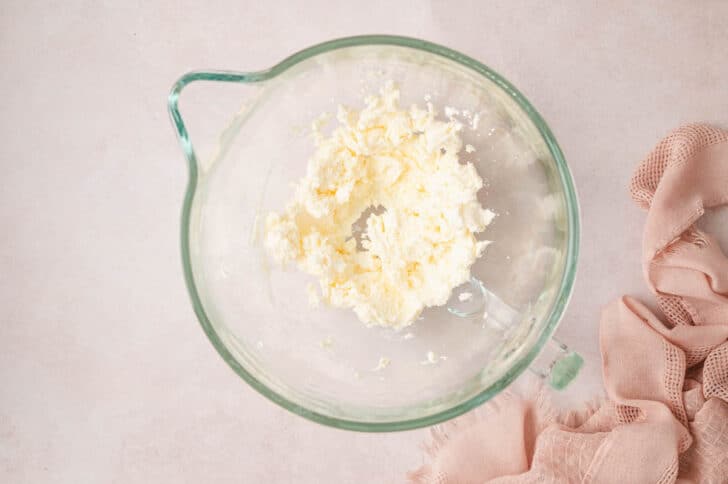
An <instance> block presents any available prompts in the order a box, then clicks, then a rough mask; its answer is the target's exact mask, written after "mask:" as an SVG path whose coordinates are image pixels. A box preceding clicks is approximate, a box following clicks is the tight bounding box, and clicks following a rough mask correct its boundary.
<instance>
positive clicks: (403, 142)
mask: <svg viewBox="0 0 728 484" xmlns="http://www.w3.org/2000/svg"><path fill="white" fill-rule="evenodd" d="M399 97H400V91H399V89H398V88H397V86H396V85H395V84H394V83H392V82H391V81H390V82H387V83H386V84H385V85H384V87H383V88H382V89H381V91H380V93H379V95H372V96H369V97H367V98H366V99H365V106H364V108H363V109H361V110H355V109H351V108H347V107H344V106H339V109H338V113H337V116H336V119H337V120H338V126H336V127H335V128H334V129H333V132H332V133H331V134H330V135H324V134H323V132H322V127H323V126H322V125H323V122H322V121H321V119H319V120H317V121H315V122H314V126H313V130H314V140H315V144H316V149H315V152H314V154H313V156H312V157H311V158H310V159H309V161H308V167H307V172H306V175H305V176H304V177H303V178H302V179H301V180H299V182H298V183H297V185H296V186H295V190H294V193H293V198H292V199H291V200H290V202H289V203H288V205H287V207H286V208H285V211H283V212H282V213H270V214H268V216H267V217H266V220H265V240H264V244H265V247H266V250H267V252H268V253H269V255H270V256H271V257H272V258H273V259H274V260H275V261H276V262H278V263H279V264H282V265H285V264H288V263H295V265H296V266H297V267H298V269H299V270H301V271H303V272H306V273H308V274H310V275H312V276H314V277H315V278H316V279H317V280H318V286H319V289H320V291H321V297H320V300H321V301H322V302H324V303H327V304H329V305H331V306H335V307H340V308H351V309H352V310H353V311H354V312H355V313H356V315H357V316H358V318H359V319H360V320H361V321H362V322H364V323H365V324H367V325H381V326H387V327H394V328H401V327H404V326H407V325H409V324H411V323H412V322H413V321H415V320H416V319H417V317H418V316H419V315H420V313H421V312H422V310H423V309H424V308H426V307H429V306H439V305H443V304H445V303H446V302H447V301H448V299H449V297H450V294H451V292H452V289H453V288H454V287H456V286H458V285H460V284H462V283H464V282H466V281H467V280H468V279H469V278H470V266H471V265H472V264H473V262H475V260H476V259H477V258H478V257H480V256H481V255H482V254H483V252H484V250H485V247H486V246H487V245H488V243H489V242H488V241H485V240H482V241H479V240H478V239H477V238H476V234H477V233H479V232H482V231H483V230H484V229H485V227H486V226H487V225H488V224H489V223H490V221H491V220H492V219H493V217H494V215H495V214H494V213H493V212H491V211H490V210H487V209H485V208H483V207H482V206H481V205H480V203H479V202H478V199H477V193H478V190H480V188H481V187H482V186H483V180H482V179H481V178H480V176H478V173H477V172H476V170H475V167H474V166H473V165H472V164H471V163H461V162H460V160H459V156H458V153H459V152H460V151H461V150H462V148H463V142H462V138H461V134H460V132H461V130H462V125H461V124H460V123H459V122H458V121H457V120H454V119H450V120H447V121H443V120H438V119H437V113H436V111H435V109H434V108H433V106H432V104H431V103H429V102H428V103H427V104H426V107H425V108H421V107H418V106H412V107H410V108H409V109H405V108H402V107H400V103H399ZM322 119H323V118H322ZM468 151H470V150H468ZM311 298H312V299H315V298H313V296H312V297H311Z"/></svg>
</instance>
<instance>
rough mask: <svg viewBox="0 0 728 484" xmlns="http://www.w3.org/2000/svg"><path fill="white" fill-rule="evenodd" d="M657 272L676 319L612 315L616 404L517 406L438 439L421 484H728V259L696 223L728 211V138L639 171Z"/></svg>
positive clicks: (605, 334)
mask: <svg viewBox="0 0 728 484" xmlns="http://www.w3.org/2000/svg"><path fill="white" fill-rule="evenodd" d="M630 191H631V194H632V198H633V199H634V200H635V201H636V202H637V203H638V204H639V205H640V206H641V207H643V208H645V209H647V210H648V213H647V222H646V226H645V233H644V241H643V271H644V274H645V278H646V280H647V284H648V285H649V287H650V288H651V289H652V291H653V292H654V293H655V295H656V297H657V301H658V304H659V306H660V309H661V311H662V313H663V314H664V319H661V318H660V317H659V316H657V315H655V314H654V313H653V312H652V311H651V310H650V309H648V308H647V307H646V306H645V305H643V304H642V303H640V302H639V301H637V300H635V299H633V298H631V297H628V296H624V297H622V298H621V299H619V300H618V301H615V302H613V303H612V304H610V305H608V306H607V307H606V308H604V310H603V312H602V317H601V322H600V342H601V343H600V345H601V352H602V365H603V374H604V382H605V386H606V390H607V396H608V399H607V400H606V401H604V402H603V403H601V404H599V405H597V404H594V405H588V406H586V407H585V408H583V409H582V410H580V411H578V412H572V413H569V414H566V415H563V414H559V413H558V412H555V411H554V410H553V409H552V408H551V407H550V406H549V403H548V399H547V397H546V393H544V391H541V392H539V394H538V395H537V396H536V397H534V398H532V399H530V400H524V399H521V398H519V397H516V396H514V395H510V394H505V395H501V396H498V397H497V398H495V399H494V400H492V401H491V402H488V403H487V404H486V405H485V406H484V407H483V408H481V409H479V410H477V411H476V412H473V413H471V414H468V415H465V416H463V417H460V418H458V419H456V420H454V421H451V422H448V423H446V424H444V425H441V426H439V427H436V428H434V429H433V432H432V433H433V441H432V443H431V444H430V445H429V446H428V447H427V451H428V454H429V456H430V458H431V459H430V462H429V463H428V464H426V465H424V466H423V467H421V468H420V469H418V470H416V471H414V472H412V473H410V475H409V477H410V479H411V480H412V481H413V482H417V483H427V484H435V483H436V484H451V483H452V484H455V483H457V484H460V483H484V482H488V483H536V482H538V483H551V482H553V483H571V482H583V483H589V482H591V483H620V484H626V483H639V484H643V483H671V482H677V483H698V482H704V483H728V258H726V256H725V255H724V254H723V253H722V252H721V250H720V247H719V246H718V244H717V243H716V241H715V240H714V239H713V238H712V237H711V236H710V235H708V234H706V233H703V232H702V231H700V230H699V229H698V228H697V227H696V226H695V222H696V221H697V219H698V218H700V217H701V216H702V215H703V213H704V211H705V209H706V208H710V207H715V206H718V205H723V204H728V131H723V130H719V129H715V128H712V127H709V126H704V125H688V126H684V127H682V128H679V129H677V130H676V131H674V132H673V133H672V134H670V135H669V136H668V137H667V138H665V139H664V140H662V141H661V142H660V143H659V144H658V145H657V146H656V147H655V149H654V150H653V151H652V153H650V154H649V156H648V157H647V158H646V159H645V160H644V161H643V162H642V163H641V164H640V165H639V167H638V168H637V170H636V172H635V174H634V176H633V178H632V183H631V186H630Z"/></svg>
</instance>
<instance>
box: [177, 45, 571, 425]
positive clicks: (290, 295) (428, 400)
mask: <svg viewBox="0 0 728 484" xmlns="http://www.w3.org/2000/svg"><path fill="white" fill-rule="evenodd" d="M389 79H391V80H394V81H396V82H397V83H398V84H399V86H400V89H401V94H402V104H403V105H404V106H408V105H409V104H410V103H418V104H420V105H424V103H425V101H424V99H431V101H432V103H433V104H434V105H435V107H436V108H439V109H440V110H442V109H444V108H445V107H446V106H448V107H451V108H455V109H457V110H458V111H459V113H460V114H459V115H458V116H460V117H462V119H463V122H465V124H466V125H467V126H468V127H467V128H466V129H465V131H464V135H463V136H464V142H465V143H469V144H472V145H473V146H474V147H475V148H476V151H475V152H474V153H469V154H465V153H463V157H464V158H465V159H466V160H468V161H472V162H473V163H475V165H476V168H477V169H478V172H479V173H480V175H481V176H482V177H483V179H484V180H485V187H484V189H483V190H481V193H480V196H481V197H482V202H483V205H484V206H486V207H488V208H491V209H493V210H494V211H496V212H497V213H498V214H499V216H498V217H497V218H496V220H495V221H494V222H493V223H492V224H491V226H490V227H489V228H488V229H487V231H486V232H485V236H486V237H487V238H488V239H490V240H493V241H494V243H493V244H492V245H491V246H490V247H489V248H488V250H487V251H486V254H485V255H484V256H483V257H482V258H481V259H479V260H478V261H477V262H476V264H475V265H474V266H473V268H472V271H471V272H472V276H473V281H472V283H470V284H466V285H465V287H461V288H457V289H456V290H455V291H454V294H453V297H452V298H451V301H450V303H449V304H448V305H447V306H446V307H438V308H430V309H427V310H426V311H425V312H424V313H423V318H422V319H421V320H419V321H416V322H415V323H414V324H413V325H412V326H410V327H408V328H405V329H404V330H402V331H399V332H395V331H392V330H387V329H383V328H378V327H372V328H367V327H365V326H364V325H363V324H362V323H361V322H359V321H358V320H357V318H356V317H355V315H354V314H353V312H352V311H348V310H340V309H334V308H329V307H321V308H318V309H311V308H310V307H309V304H308V302H307V293H306V290H305V288H306V284H307V282H309V281H310V279H309V278H308V277H307V276H306V275H304V274H301V273H299V272H297V271H296V270H295V269H288V270H283V269H281V268H277V267H274V266H273V265H272V264H270V263H269V261H268V257H267V255H266V254H265V252H264V250H263V248H262V244H261V236H262V234H261V233H260V232H261V223H260V221H261V219H262V218H263V217H265V214H266V213H268V212H269V211H272V210H278V211H279V210H281V209H282V208H283V206H284V204H285V203H286V201H287V200H288V198H289V197H290V194H291V184H292V183H293V182H295V181H296V180H298V179H299V178H301V177H302V176H303V175H304V173H305V170H306V163H307V159H308V157H309V156H310V155H311V153H312V151H313V144H312V141H311V139H310V136H309V131H310V126H311V122H312V121H313V120H314V119H315V118H316V117H317V116H318V115H320V114H321V113H324V112H329V113H335V110H336V106H337V104H339V103H343V104H349V105H353V106H360V105H361V103H362V98H363V95H364V94H365V93H366V92H375V91H377V90H378V88H379V87H381V85H382V84H383V83H384V82H385V81H386V80H389ZM183 89H185V96H184V99H183V102H182V103H179V102H178V100H179V95H180V92H181V91H182V90H183ZM193 94H194V95H193ZM169 109H170V113H171V116H172V119H173V122H174V125H175V127H176V129H177V131H178V134H179V137H180V140H181V144H182V148H183V150H184V153H185V156H186V158H187V161H188V165H189V185H188V189H187V193H186V195H185V199H184V206H183V212H182V234H181V236H182V257H183V265H184V273H185V278H186V281H187V286H188V288H189V293H190V296H191V298H192V303H193V305H194V309H195V312H196V314H197V317H198V318H199V320H200V323H201V324H202V327H203V329H204V331H205V333H206V334H207V336H208V337H209V338H210V341H212V343H213V345H214V346H215V348H216V349H217V351H218V352H219V353H220V355H221V356H222V357H223V359H224V360H225V361H226V362H227V363H228V364H229V365H230V366H231V367H232V368H233V370H235V372H236V373H237V374H238V375H240V376H241V377H242V378H243V379H244V380H245V381H247V382H248V383H249V384H250V385H251V386H253V387H254V388H255V389H256V390H258V391H259V392H261V393H262V394H263V395H265V396H266V397H268V398H270V399H271V400H273V401H274V402H276V403H278V404H280V405H282V406H283V407H285V408H287V409H289V410H291V411H293V412H295V413H298V414H300V415H302V416H304V417H307V418H309V419H311V420H315V421H317V422H321V423H324V424H327V425H331V426H334V427H341V428H347V429H355V430H365V431H389V430H402V429H411V428H416V427H421V426H426V425H432V424H435V423H437V422H441V421H443V420H446V419H449V418H452V417H454V416H456V415H459V414H461V413H463V412H465V411H467V410H469V409H472V408H473V407H475V406H477V405H479V404H480V403H482V402H484V401H486V400H488V399H489V398H491V397H492V396H493V395H495V394H497V393H498V392H499V391H501V390H502V389H503V388H505V387H506V386H507V385H508V384H509V383H510V382H512V381H513V380H514V379H515V378H516V376H518V375H519V374H520V373H521V372H522V371H523V370H524V369H525V368H526V367H528V365H529V364H530V363H531V362H532V361H533V360H534V358H536V356H537V354H538V353H539V352H540V351H541V350H542V348H543V347H544V345H545V343H546V342H547V341H548V340H549V338H550V336H551V334H552V332H553V331H554V329H555V328H556V326H557V324H558V322H559V320H560V318H561V315H562V313H563V311H564V309H565V307H566V304H567V301H568V298H569V296H570V293H571V289H572V285H573V283H574V276H575V268H576V260H577V249H578V238H579V224H578V207H577V199H576V194H575V191H574V186H573V183H572V179H571V176H570V174H569V170H568V168H567V166H566V162H565V161H564V157H563V155H562V153H561V150H560V149H559V147H558V145H557V143H556V140H555V139H554V137H553V135H552V134H551V132H550V130H549V128H548V127H547V126H546V123H545V122H544V121H543V119H542V118H541V116H540V115H539V114H538V113H537V112H536V110H535V109H534V108H533V107H532V106H531V104H530V103H529V102H528V101H527V100H526V99H525V98H524V97H523V95H522V94H521V93H519V92H518V91H517V90H516V89H515V88H514V87H513V86H512V85H511V84H510V83H509V82H508V81H506V80H505V79H504V78H503V77H501V76H500V75H498V74H497V73H495V72H493V71H492V70H491V69H489V68H488V67H486V66H485V65H483V64H481V63H479V62H477V61H475V60H474V59H471V58H469V57H467V56H465V55H462V54H460V53H458V52H455V51H453V50H450V49H448V48H445V47H442V46H439V45H435V44H432V43H429V42H425V41H422V40H416V39H409V38H402V37H392V36H363V37H352V38H345V39H339V40H334V41H331V42H326V43H323V44H319V45H316V46H313V47H310V48H308V49H305V50H303V51H301V52H299V53H297V54H294V55H292V56H291V57H289V58H287V59H285V60H283V61H282V62H280V63H279V64H277V65H275V66H274V67H272V68H270V69H267V70H263V71H257V72H244V73H243V72H192V73H189V74H186V75H185V76H183V77H182V78H181V79H180V80H179V81H177V83H176V84H175V85H174V88H173V90H172V93H171V94H170V97H169ZM180 109H182V111H184V121H183V117H182V115H181V114H180V113H181V111H180ZM476 117H477V119H478V121H477V122H476V121H474V119H475V118H476ZM191 137H192V138H193V139H194V140H195V145H194V148H193V145H192V142H191ZM463 291H467V292H471V293H473V294H474V296H473V298H472V299H470V300H468V301H460V299H459V298H458V297H457V296H458V294H459V293H460V292H463ZM552 352H553V353H554V357H549V358H547V359H549V362H547V363H546V364H545V365H542V368H540V369H537V373H539V374H541V375H543V376H547V377H548V378H549V379H550V382H551V384H552V386H555V387H563V386H564V385H566V384H567V383H568V381H569V380H570V379H571V378H572V377H573V375H574V374H575V373H576V371H577V370H578V367H579V366H580V358H579V357H578V356H577V355H575V354H573V353H571V352H569V351H568V350H567V349H565V348H564V347H563V346H560V345H554V346H552ZM380 358H384V359H388V360H389V361H390V363H389V365H388V366H386V368H380V369H376V367H377V366H378V362H379V361H380Z"/></svg>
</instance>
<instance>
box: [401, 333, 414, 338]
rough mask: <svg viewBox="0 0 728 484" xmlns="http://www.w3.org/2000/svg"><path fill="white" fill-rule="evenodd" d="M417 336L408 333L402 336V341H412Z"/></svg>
mask: <svg viewBox="0 0 728 484" xmlns="http://www.w3.org/2000/svg"><path fill="white" fill-rule="evenodd" d="M414 337H415V335H414V334H413V333H407V334H405V335H404V336H402V339H412V338H414Z"/></svg>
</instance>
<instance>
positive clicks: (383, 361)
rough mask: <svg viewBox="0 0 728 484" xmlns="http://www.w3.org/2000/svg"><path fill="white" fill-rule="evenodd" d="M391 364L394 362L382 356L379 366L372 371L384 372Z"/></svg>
mask: <svg viewBox="0 0 728 484" xmlns="http://www.w3.org/2000/svg"><path fill="white" fill-rule="evenodd" d="M391 362H392V360H390V359H389V358H387V357H386V356H380V357H379V362H378V363H377V366H375V367H374V368H372V371H380V370H383V369H385V368H386V367H388V366H389V364H390V363H391Z"/></svg>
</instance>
